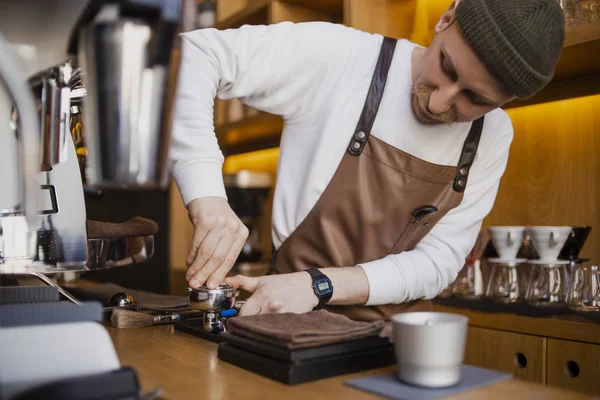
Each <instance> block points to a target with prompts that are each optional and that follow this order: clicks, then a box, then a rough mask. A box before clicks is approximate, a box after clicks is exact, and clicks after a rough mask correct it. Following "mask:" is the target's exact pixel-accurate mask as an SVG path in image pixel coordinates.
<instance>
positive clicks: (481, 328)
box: [433, 300, 600, 396]
mask: <svg viewBox="0 0 600 400" xmlns="http://www.w3.org/2000/svg"><path fill="white" fill-rule="evenodd" d="M433 307H434V311H437V312H447V313H455V314H461V315H464V316H466V317H467V318H469V331H468V337H467V346H466V349H465V363H466V364H471V365H475V366H478V367H482V368H489V369H494V370H497V371H504V372H508V373H511V374H513V375H514V377H515V378H517V379H521V380H525V381H530V382H535V383H541V384H544V385H547V386H553V387H558V388H562V389H567V390H572V391H576V392H580V393H585V394H592V395H596V396H600V325H598V324H597V323H594V322H592V321H589V320H587V319H584V318H582V317H580V316H577V315H570V314H562V315H560V316H553V317H538V318H530V317H525V316H520V315H514V314H507V313H497V312H481V311H473V310H469V309H467V308H459V307H451V306H448V305H445V304H443V301H442V300H437V301H434V306H433Z"/></svg>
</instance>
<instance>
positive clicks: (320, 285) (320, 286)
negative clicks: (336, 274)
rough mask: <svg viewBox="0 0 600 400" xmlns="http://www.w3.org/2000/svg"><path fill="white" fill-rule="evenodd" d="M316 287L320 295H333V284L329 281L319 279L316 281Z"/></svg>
mask: <svg viewBox="0 0 600 400" xmlns="http://www.w3.org/2000/svg"><path fill="white" fill-rule="evenodd" d="M315 287H316V288H317V291H318V292H319V294H320V295H328V294H331V292H332V290H331V284H330V283H329V280H328V279H318V280H316V281H315Z"/></svg>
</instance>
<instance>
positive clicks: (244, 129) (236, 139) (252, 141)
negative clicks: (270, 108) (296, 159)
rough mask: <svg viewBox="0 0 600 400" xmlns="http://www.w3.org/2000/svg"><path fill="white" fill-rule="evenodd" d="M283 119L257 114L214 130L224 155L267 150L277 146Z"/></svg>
mask: <svg viewBox="0 0 600 400" xmlns="http://www.w3.org/2000/svg"><path fill="white" fill-rule="evenodd" d="M282 129H283V119H282V118H281V117H279V116H277V115H272V114H268V113H264V112H259V113H258V114H257V115H254V116H251V117H246V118H244V119H241V120H239V121H236V122H231V123H227V124H223V125H218V126H216V128H215V132H216V134H217V139H218V140H219V145H220V146H221V148H222V149H223V152H224V153H225V154H226V155H232V154H240V153H245V152H248V151H255V150H262V149H268V148H272V147H278V146H279V140H280V137H281V131H282Z"/></svg>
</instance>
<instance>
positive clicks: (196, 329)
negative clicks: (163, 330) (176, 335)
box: [173, 318, 223, 343]
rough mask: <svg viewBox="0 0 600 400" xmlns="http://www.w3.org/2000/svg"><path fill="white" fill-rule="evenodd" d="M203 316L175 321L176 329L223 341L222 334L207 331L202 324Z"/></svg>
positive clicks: (210, 339)
mask: <svg viewBox="0 0 600 400" xmlns="http://www.w3.org/2000/svg"><path fill="white" fill-rule="evenodd" d="M202 324H203V323H202V318H190V319H185V320H183V321H178V322H175V323H174V324H173V325H174V326H175V330H177V331H181V332H185V333H188V334H190V335H194V336H198V337H199V338H202V339H204V340H209V341H211V342H215V343H221V342H222V341H223V338H222V337H221V336H222V334H216V333H209V332H206V331H205V330H204V328H203V326H202Z"/></svg>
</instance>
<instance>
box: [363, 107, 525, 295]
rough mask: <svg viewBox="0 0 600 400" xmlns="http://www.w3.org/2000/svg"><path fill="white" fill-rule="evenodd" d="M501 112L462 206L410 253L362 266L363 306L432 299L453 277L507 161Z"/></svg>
mask: <svg viewBox="0 0 600 400" xmlns="http://www.w3.org/2000/svg"><path fill="white" fill-rule="evenodd" d="M500 112H501V113H502V114H503V117H504V118H502V119H501V122H500V123H497V124H495V126H494V127H492V128H491V131H488V132H487V135H485V138H484V136H483V135H482V138H481V143H480V146H479V150H480V151H479V152H478V155H477V157H476V159H475V161H474V163H473V167H472V168H471V173H470V174H469V175H470V176H469V180H468V182H467V188H466V190H465V194H464V197H463V200H462V202H461V203H460V204H459V205H458V206H457V207H456V208H454V209H452V210H450V212H448V213H447V214H446V215H445V216H444V217H443V218H442V219H441V220H440V221H439V222H438V223H437V224H436V225H435V226H434V227H433V229H432V230H431V231H430V232H429V233H428V234H427V236H425V237H424V238H423V240H421V242H419V244H418V245H417V246H416V247H415V248H414V249H413V250H411V251H406V252H402V253H399V254H390V255H388V256H386V257H384V258H382V259H379V260H375V261H372V262H368V263H364V264H361V265H360V266H361V267H362V268H363V270H364V271H365V274H366V276H367V280H368V282H369V288H370V293H369V299H368V301H367V305H380V304H398V303H403V302H408V301H412V300H416V299H432V298H434V297H435V296H437V295H438V294H439V293H440V292H441V291H442V290H444V289H445V288H446V287H447V286H448V285H449V284H450V283H452V282H453V281H454V280H455V279H456V277H457V275H458V272H459V271H460V270H461V269H462V267H463V266H464V263H465V259H466V257H467V255H468V254H469V252H470V251H471V249H472V248H473V245H474V243H475V240H476V238H477V235H478V234H479V231H480V229H481V225H482V221H483V219H484V218H485V217H486V216H487V215H488V214H489V212H490V211H491V209H492V206H493V205H494V201H495V199H496V195H497V193H498V187H499V184H500V179H501V178H502V175H503V174H504V171H505V169H506V165H507V162H508V154H509V148H510V144H511V142H512V137H513V128H512V124H511V121H510V119H509V118H508V116H507V115H506V114H504V112H502V111H500ZM487 122H488V121H487V120H486V123H487ZM490 122H491V121H490Z"/></svg>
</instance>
